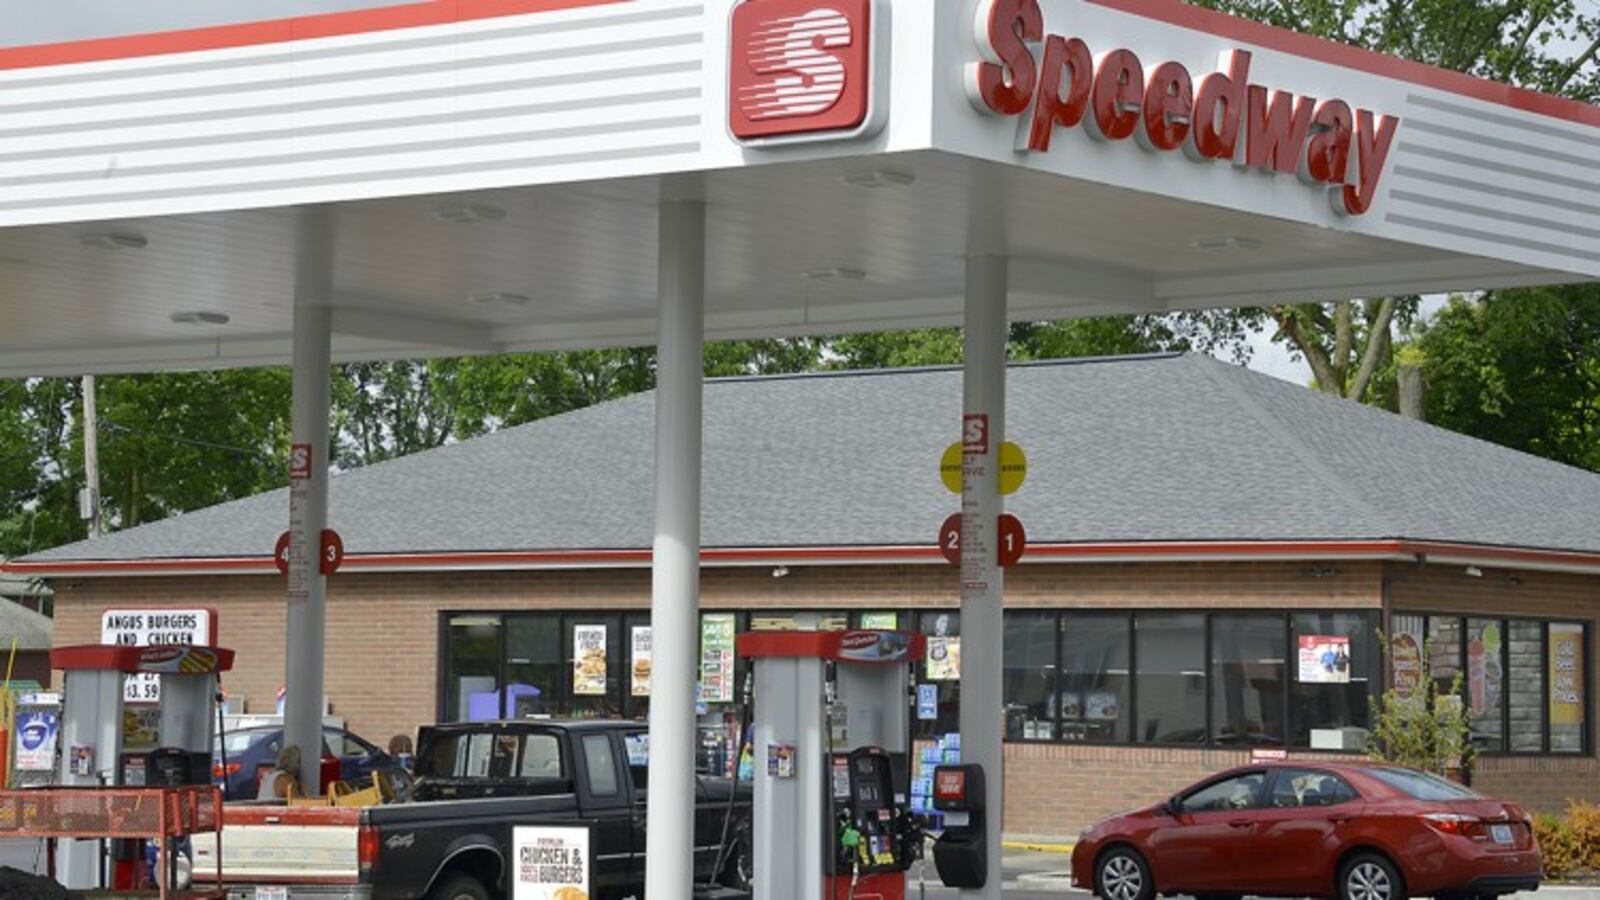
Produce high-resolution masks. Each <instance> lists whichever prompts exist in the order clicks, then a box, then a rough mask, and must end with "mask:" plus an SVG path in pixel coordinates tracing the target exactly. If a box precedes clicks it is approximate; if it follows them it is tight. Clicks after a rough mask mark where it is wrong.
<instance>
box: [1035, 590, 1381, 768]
mask: <svg viewBox="0 0 1600 900" xmlns="http://www.w3.org/2000/svg"><path fill="white" fill-rule="evenodd" d="M1052 617H1054V619H1053V621H1054V625H1055V627H1054V631H1055V634H1056V651H1055V656H1054V657H1051V656H1049V655H1048V650H1047V649H1046V648H1047V647H1048V644H1049V640H1048V639H1047V638H1044V637H1041V636H1040V635H1042V634H1044V633H1047V632H1049V631H1050V630H1051V625H1052ZM1376 628H1377V615H1376V613H1375V612H1367V611H1360V612H1298V613H1293V614H1289V613H1282V612H1265V611H1263V612H1237V613H1236V612H1201V611H1186V612H1165V611H1163V612H1145V611H1134V612H1120V611H1110V610H1104V611H1100V610H1082V611H1080V610H1071V611H1061V612H1055V613H1052V612H1043V611H1033V610H1011V611H1008V612H1007V613H1006V628H1005V635H1006V645H1005V657H1006V659H1005V682H1004V690H1005V703H1006V710H1007V737H1008V739H1010V740H1055V741H1062V742H1071V743H1097V744H1127V743H1145V744H1166V745H1173V746H1229V747H1246V746H1267V747H1275V746H1290V747H1304V748H1315V749H1324V750H1359V749H1361V748H1362V747H1363V746H1364V744H1365V737H1366V729H1367V725H1368V713H1367V710H1368V704H1369V702H1370V698H1371V696H1372V692H1373V691H1374V689H1375V688H1376V686H1377V676H1376V671H1377V664H1378V654H1377V649H1376V645H1377V641H1376ZM1051 684H1054V688H1053V691H1054V694H1053V696H1054V698H1055V699H1054V702H1053V703H1052V702H1050V700H1049V699H1048V698H1049V697H1051V690H1052V689H1051V688H1049V687H1047V686H1048V685H1051ZM1041 699H1043V702H1042V703H1041ZM1051 719H1054V721H1053V722H1051ZM1030 723H1031V725H1030ZM1052 725H1053V726H1054V737H1050V736H1049V735H1050V733H1051V726H1052ZM1030 729H1031V733H1030Z"/></svg>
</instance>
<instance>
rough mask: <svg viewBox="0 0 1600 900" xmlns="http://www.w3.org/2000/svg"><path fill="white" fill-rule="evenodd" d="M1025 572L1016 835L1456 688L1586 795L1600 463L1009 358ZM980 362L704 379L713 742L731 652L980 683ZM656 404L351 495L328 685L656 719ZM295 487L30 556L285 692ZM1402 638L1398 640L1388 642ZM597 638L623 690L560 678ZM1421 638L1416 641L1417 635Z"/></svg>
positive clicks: (363, 705) (1172, 369)
mask: <svg viewBox="0 0 1600 900" xmlns="http://www.w3.org/2000/svg"><path fill="white" fill-rule="evenodd" d="M1008 396H1009V401H1008V402H1009V404H1010V409H1009V412H1008V417H1007V418H1008V431H1009V437H1010V438H1011V439H1012V440H1014V441H1015V442H1017V443H1018V444H1020V445H1021V446H1022V447H1023V448H1024V449H1025V450H1026V452H1027V453H1028V456H1029V474H1028V478H1027V481H1026V483H1025V484H1024V485H1023V487H1022V488H1021V490H1020V491H1019V492H1017V493H1016V494H1015V495H1013V496H1012V497H1010V498H1009V499H1008V508H1009V509H1010V510H1011V511H1012V512H1014V513H1015V514H1016V515H1017V516H1018V517H1019V518H1020V519H1021V520H1022V521H1023V522H1024V524H1025V525H1026V527H1027V529H1028V534H1029V551H1028V554H1027V556H1026V557H1025V559H1024V561H1023V563H1022V564H1020V565H1018V566H1015V567H1013V568H1012V569H1011V570H1009V572H1008V574H1007V578H1006V607H1007V614H1006V615H1007V618H1006V634H1005V640H1006V654H1005V655H1006V660H1005V685H1006V691H1005V693H1006V706H1005V709H1004V710H997V711H996V716H997V719H1001V720H1003V724H1004V728H1005V729H1006V734H1007V738H1008V741H1009V743H1008V745H1007V768H1006V773H1005V784H1006V789H1007V792H1008V797H1009V798H1010V801H1009V802H1008V804H1007V821H1006V823H1005V827H1006V829H1007V830H1008V831H1011V832H1031V833H1046V834H1073V833H1076V830H1077V829H1078V828H1079V827H1080V826H1081V825H1083V824H1085V823H1086V822H1088V821H1090V820H1092V819H1093V818H1095V817H1097V816H1100V815H1102V814H1104V813H1107V812H1110V811H1113V810H1117V809H1122V808H1126V807H1128V806H1130V805H1133V804H1136V803H1141V802H1146V801H1149V800H1152V799H1155V798H1159V797H1161V796H1163V795H1164V794H1165V793H1167V792H1169V791H1170V790H1171V789H1173V788H1176V787H1178V786H1180V785H1181V784H1183V783H1186V782H1187V781H1189V780H1191V779H1193V778H1195V777H1197V776H1199V775H1200V774H1202V773H1204V772H1207V771H1212V770H1215V769H1217V768H1220V767H1223V766H1226V765H1230V764H1235V763H1238V762H1241V761H1244V760H1247V759H1248V758H1249V757H1250V755H1251V752H1252V749H1253V748H1259V747H1267V748H1274V749H1278V748H1283V749H1287V750H1289V751H1290V752H1291V753H1306V754H1319V753H1341V752H1353V751H1352V749H1351V748H1354V747H1357V746H1359V745H1360V743H1361V741H1362V739H1363V736H1364V729H1365V727H1366V725H1367V724H1368V703H1369V700H1370V699H1371V698H1372V697H1374V696H1375V695H1376V694H1377V693H1379V692H1380V691H1381V689H1382V687H1383V686H1384V685H1385V684H1390V683H1396V682H1398V684H1399V685H1400V686H1402V687H1406V686H1414V685H1416V684H1417V680H1418V677H1419V675H1418V672H1419V664H1420V662H1421V657H1422V656H1423V654H1424V652H1426V653H1427V654H1428V655H1429V656H1430V661H1431V664H1432V665H1431V671H1432V674H1433V676H1434V677H1436V678H1438V679H1440V681H1441V683H1444V684H1448V683H1450V682H1451V681H1452V680H1453V679H1454V677H1455V675H1456V673H1457V672H1460V673H1462V675H1463V682H1464V687H1463V690H1462V694H1463V697H1462V702H1464V703H1466V704H1468V706H1469V708H1470V709H1471V710H1472V711H1473V713H1474V717H1473V720H1474V740H1475V742H1476V743H1477V744H1478V746H1479V748H1480V751H1481V753H1482V757H1481V760H1480V763H1479V765H1478V767H1477V774H1476V779H1477V780H1476V784H1477V785H1479V786H1480V787H1482V788H1484V789H1486V790H1488V791H1490V792H1492V793H1495V794H1499V795H1503V796H1506V797H1509V798H1514V799H1518V800H1522V801H1524V802H1526V803H1528V804H1530V805H1532V806H1534V807H1538V808H1553V807H1557V806H1559V805H1560V804H1561V803H1562V802H1563V801H1564V800H1565V799H1566V798H1567V797H1587V798H1590V799H1600V777H1597V776H1600V766H1597V764H1596V761H1595V757H1594V755H1593V738H1592V731H1593V725H1592V719H1593V715H1592V699H1591V698H1592V697H1593V696H1594V693H1595V690H1596V685H1595V683H1594V677H1595V676H1594V668H1595V667H1594V666H1593V664H1592V662H1591V660H1592V657H1593V653H1594V647H1593V643H1592V642H1593V640H1594V636H1593V632H1594V621H1595V616H1596V612H1597V610H1600V577H1597V576H1600V477H1597V476H1595V475H1592V474H1590V473H1586V472H1582V471H1578V470H1574V469H1570V468H1567V467H1563V466H1559V465H1555V464H1552V463H1549V462H1547V461H1544V460H1539V459H1535V458H1532V457H1528V456H1525V455H1522V454H1518V453H1515V452H1512V451H1508V450H1505V449H1503V448H1499V447H1495V446H1492V445H1489V444H1485V443H1483V442H1480V441H1475V440H1472V439H1469V438H1465V437H1461V436H1459V435H1455V434H1451V433H1449V432H1445V431H1442V430H1439V429H1436V428H1432V427H1430V426H1427V425H1423V424H1420V423H1417V422H1412V421H1407V420H1402V419H1400V418H1398V417H1395V416H1392V415H1389V414H1387V413H1383V412H1380V411H1376V410H1372V409H1369V408H1365V407H1361V406H1358V405H1355V404H1351V403H1347V402H1343V401H1339V400H1335V399H1331V398H1328V397H1326V396H1323V395H1319V394H1316V393H1313V392H1311V391H1307V390H1305V389H1303V388H1299V387H1296V386H1294V385H1289V384H1286V383H1283V382H1280V381H1276V380H1274V379H1271V378H1267V377H1265V376H1261V375H1258V374H1255V373H1251V372H1249V371H1247V370H1244V369H1240V368H1236V367H1231V366H1226V365H1223V364H1220V363H1217V362H1215V361H1212V360H1210V359H1207V358H1204V357H1190V356H1154V357H1139V358H1129V359H1116V360H1096V361H1080V362H1073V363H1054V364H1045V365H1024V366H1016V367H1014V368H1013V370H1012V374H1011V377H1010V381H1009V387H1008ZM959 408H960V376H959V373H958V372H955V371H953V370H942V369H939V370H914V371H899V372H889V373H853V374H839V375H818V376H800V377H774V378H747V379H724V380H718V381H713V382H711V383H709V384H708V386H707V390H706V425H705V446H706V463H705V466H706V469H705V524H704V529H705V537H704V540H705V546H706V548H707V549H706V551H705V557H704V558H705V565H706V569H705V571H704V574H703V580H702V606H703V610H704V611H703V615H704V627H703V629H702V634H703V642H702V660H701V663H702V692H703V699H704V701H705V703H704V710H705V715H704V721H703V724H704V725H706V728H705V729H704V731H703V734H704V735H705V744H706V748H705V749H706V753H705V759H706V760H707V761H708V764H709V761H710V760H713V759H719V758H721V756H720V754H722V753H723V751H724V748H723V747H721V746H719V745H718V743H717V741H718V735H719V734H722V733H725V726H726V724H727V722H728V718H729V716H730V714H731V711H732V710H733V708H734V706H733V704H731V703H730V702H729V701H731V700H733V699H734V696H735V694H736V688H735V686H736V685H737V684H738V683H739V682H740V680H741V679H740V672H739V670H738V667H737V665H736V664H734V663H732V662H731V661H730V660H729V659H728V657H727V656H725V654H724V651H725V650H726V647H727V641H728V636H729V635H730V634H732V633H733V632H736V631H741V630H745V629H757V628H780V627H792V624H793V621H792V618H791V617H792V616H793V614H795V613H797V612H801V611H807V612H821V613H822V614H823V616H822V618H823V623H824V626H825V627H835V626H837V627H843V626H845V625H863V626H874V627H875V626H880V625H890V624H892V625H894V626H895V627H901V628H907V629H917V630H921V631H924V632H926V633H928V634H929V635H930V637H931V639H932V640H931V642H930V643H931V645H932V646H933V647H934V648H935V651H936V653H935V656H937V657H938V658H937V659H933V660H930V661H929V662H927V663H926V664H925V665H924V666H922V667H921V668H920V669H919V671H918V673H917V674H918V680H919V682H921V683H923V684H927V685H931V686H932V688H931V689H932V690H934V691H936V692H937V694H938V698H939V704H938V709H937V717H936V718H934V719H932V720H927V721H919V722H918V723H917V726H918V731H919V733H920V734H922V735H924V736H930V735H933V734H937V733H940V732H942V731H945V730H953V728H954V722H955V720H956V708H957V704H958V703H959V685H958V682H957V681H956V680H955V679H954V676H955V674H956V672H957V671H958V670H959V659H960V621H959V615H958V614H957V611H956V605H957V584H956V576H955V570H954V569H953V568H952V567H950V566H948V565H947V564H945V563H944V561H943V558H942V557H941V555H940V554H939V553H938V551H937V549H936V548H935V546H934V542H933V534H934V531H935V530H936V527H937V524H938V522H939V521H940V520H942V519H943V518H944V516H945V515H947V514H948V513H949V512H951V511H953V510H954V509H955V507H956V505H957V501H956V498H954V497H953V496H951V495H950V494H948V493H946V492H945V490H944V488H943V487H942V486H941V485H940V483H939V478H938V471H937V463H938V459H939V455H940V452H941V451H942V450H943V448H944V447H945V445H946V444H948V443H949V441H950V438H951V437H952V436H953V434H952V432H953V430H954V429H953V428H952V427H950V424H949V423H951V422H954V421H956V418H957V415H958V413H959ZM651 420H652V403H651V398H650V396H649V395H648V394H646V395H640V396H635V397H630V398H627V399H624V400H619V401H615V402H612V403H607V404H602V405H600V406H596V407H592V408H589V409H586V410H581V411H578V412H574V413H569V414H567V415H564V416H559V417H555V418H552V419H546V420H542V421H540V422H536V423H533V424H530V425H526V426H522V427H519V428H513V429H507V430H505V431H502V432H499V433H497V434H495V435H491V436H489V437H485V438H480V439H477V440H473V441H467V442H464V443H461V444H457V445H452V446H449V447H444V448H440V449H438V450H434V451H430V452H426V453H421V454H417V455H415V456H412V457H407V458H403V459H399V460H395V461H392V462H388V463H383V464H380V465H375V466H372V467H370V468H367V469H362V470H357V471H353V472H349V473H345V474H343V475H340V476H338V477H336V478H335V479H334V480H333V487H332V500H331V509H332V514H331V518H332V521H333V523H334V525H335V527H337V528H338V529H339V531H340V532H341V534H342V535H343V537H344V540H345V543H346V546H347V548H348V549H349V552H350V555H349V557H348V558H347V560H346V563H345V567H344V568H343V569H342V570H341V571H340V573H339V574H338V575H336V576H335V577H334V578H333V579H331V582H330V588H329V610H328V629H329V632H328V648H329V652H328V661H327V685H328V694H329V700H330V702H331V704H332V706H333V710H334V712H335V713H336V714H338V715H341V716H344V717H345V718H347V719H348V720H349V721H350V723H351V725H352V726H353V728H354V729H355V730H357V731H358V732H361V733H364V734H365V735H366V736H368V737H369V738H372V739H374V740H376V741H378V742H382V741H383V740H385V739H387V737H388V736H389V735H390V734H393V733H400V732H410V731H413V730H414V729H415V728H416V726H417V725H419V724H423V723H426V722H430V721H434V720H439V719H446V720H450V719H462V718H474V717H489V716H521V715H544V714H551V715H602V714H603V715H624V716H642V715H643V714H644V712H645V710H646V709H647V705H648V702H649V699H648V693H647V691H648V676H647V673H646V670H647V666H646V667H640V666H637V665H636V664H637V663H638V662H640V661H641V659H648V631H647V630H641V629H647V628H648V621H649V612H648V607H649V591H650V572H649V569H648V563H649V552H648V549H647V548H648V543H649V539H650V521H651V456H650V446H651V441H650V434H651ZM287 505H288V504H287V499H286V496H285V494H284V493H283V492H276V493H271V494H266V495H262V496H260V497H255V498H250V499H247V500H242V501H238V502H235V503H229V504H224V505H222V506H218V507H215V508H212V509H208V510H203V511H200V512H197V513H192V514H189V515H185V516H180V517H176V518H173V519H169V520H166V521H162V522H157V523H152V524H150V525H146V526H142V527H139V528H136V529H131V530H129V531H126V532H120V533H117V534H114V535H110V536H108V537H105V538H102V539H100V540H98V541H93V542H86V543H82V544H76V545H72V546H69V547H63V548H59V549H57V550H52V551H49V552H46V553H41V554H37V555H35V556H33V557H30V558H28V559H26V560H23V561H20V562H17V563H13V564H11V566H10V568H11V569H13V570H15V571H17V572H25V573H28V574H31V575H40V576H44V577H47V578H49V580H50V582H51V584H52V586H53V587H54V589H55V604H56V620H57V627H56V640H57V642H58V643H74V642H82V641H94V640H97V639H98V637H99V618H100V614H101V611H102V610H104V609H106V608H108V607H125V606H150V605H161V606H185V605H187V606H208V607H212V608H215V609H216V610H217V611H218V614H219V618H220V625H221V640H222V643H223V644H224V645H225V646H230V647H234V648H236V649H238V650H239V651H240V653H239V661H238V667H237V670H236V671H235V672H234V673H232V674H231V676H230V678H229V679H228V683H227V688H228V689H229V691H230V692H231V693H232V694H234V695H235V696H243V697H244V698H245V702H246V704H247V706H248V707H249V708H250V709H251V710H252V711H254V710H261V709H267V710H270V708H271V707H272V705H273V703H274V697H275V694H276V691H277V689H278V687H279V686H280V685H281V684H282V682H283V670H282V667H283V663H282V640H283V638H282V629H283V621H284V610H283V602H284V600H283V596H284V588H283V584H282V581H281V580H280V578H279V577H278V576H277V575H276V574H275V572H274V570H273V568H272V565H271V562H270V559H269V557H268V555H267V553H266V552H265V551H266V550H267V549H268V548H270V547H271V546H272V544H273V541H274V539H275V537H276V535H277V533H278V532H279V531H281V529H282V527H283V522H284V511H285V510H286V508H287ZM1380 628H1382V629H1383V630H1385V631H1386V632H1387V633H1388V634H1391V635H1393V636H1395V641H1394V646H1395V647H1396V648H1398V649H1397V650H1396V651H1395V653H1394V655H1393V657H1392V658H1391V659H1387V660H1386V659H1384V658H1382V654H1381V653H1380V652H1379V649H1378V646H1379V642H1378V639H1377V633H1378V630H1379V629H1380ZM590 643H592V644H595V645H598V646H602V647H604V648H605V650H606V657H607V667H606V672H605V675H604V676H603V677H600V678H596V677H593V675H592V674H591V675H589V676H584V675H582V674H580V673H579V672H577V671H576V670H575V667H574V666H573V664H572V660H573V659H574V656H575V653H574V647H575V646H577V645H585V646H587V645H589V644H590ZM1424 648H1426V650H1424Z"/></svg>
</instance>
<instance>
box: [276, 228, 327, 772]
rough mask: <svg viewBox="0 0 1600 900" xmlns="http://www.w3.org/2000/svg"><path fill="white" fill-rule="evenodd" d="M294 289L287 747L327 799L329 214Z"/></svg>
mask: <svg viewBox="0 0 1600 900" xmlns="http://www.w3.org/2000/svg"><path fill="white" fill-rule="evenodd" d="M299 228H300V233H299V238H298V241H297V247H296V257H295V282H294V349H293V356H294V372H293V379H294V409H293V412H292V429H293V434H294V450H293V452H291V454H290V460H289V592H288V601H289V625H288V631H287V635H286V643H285V646H284V654H283V658H284V664H285V672H284V686H285V691H284V694H285V696H284V707H283V728H284V744H285V746H296V747H299V748H300V783H301V785H302V786H303V787H304V788H305V791H306V793H307V794H311V795H316V794H320V793H322V785H321V780H320V775H321V771H322V768H321V764H322V703H323V671H322V668H323V647H324V641H325V638H326V634H325V630H326V622H327V608H326V607H327V579H326V578H324V577H323V575H322V569H321V566H320V564H319V563H320V559H321V556H322V552H321V547H322V530H323V529H324V528H326V527H327V522H328V418H329V415H328V414H329V397H328V378H329V371H328V370H329V367H330V366H331V365H332V360H331V356H332V339H333V338H332V335H333V329H332V325H333V311H332V309H331V308H330V307H329V306H328V304H329V303H330V302H331V294H332V288H333V238H334V235H333V225H332V216H331V213H330V211H329V210H327V209H326V208H314V209H308V210H305V211H303V212H302V216H301V220H300V223H299Z"/></svg>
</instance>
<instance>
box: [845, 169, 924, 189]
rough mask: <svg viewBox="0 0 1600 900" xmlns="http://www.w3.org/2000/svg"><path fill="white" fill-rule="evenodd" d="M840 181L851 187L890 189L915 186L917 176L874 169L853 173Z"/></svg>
mask: <svg viewBox="0 0 1600 900" xmlns="http://www.w3.org/2000/svg"><path fill="white" fill-rule="evenodd" d="M840 180H841V181H843V182H844V183H845V184H848V185H850V186H851V187H860V188H889V187H905V186H906V185H908V184H915V183H916V180H917V176H916V175H914V174H912V173H910V172H897V171H894V170H891V169H872V170H869V171H866V172H851V173H850V174H848V175H845V176H844V177H843V178H842V179H840Z"/></svg>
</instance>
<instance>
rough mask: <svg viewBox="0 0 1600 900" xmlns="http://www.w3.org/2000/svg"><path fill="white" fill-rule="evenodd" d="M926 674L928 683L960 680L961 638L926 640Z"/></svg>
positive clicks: (931, 638)
mask: <svg viewBox="0 0 1600 900" xmlns="http://www.w3.org/2000/svg"><path fill="white" fill-rule="evenodd" d="M926 672H927V676H928V680H929V681H957V680H959V679H960V678H961V638H958V637H939V636H931V637H929V638H928V659H927V664H926Z"/></svg>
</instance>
